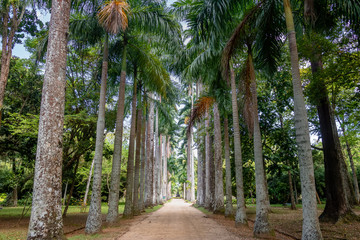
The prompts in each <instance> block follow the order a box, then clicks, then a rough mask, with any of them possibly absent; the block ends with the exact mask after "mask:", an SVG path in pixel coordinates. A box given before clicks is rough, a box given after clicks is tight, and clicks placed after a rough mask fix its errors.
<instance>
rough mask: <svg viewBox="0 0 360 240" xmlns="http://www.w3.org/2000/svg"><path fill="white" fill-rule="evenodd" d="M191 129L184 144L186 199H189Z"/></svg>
mask: <svg viewBox="0 0 360 240" xmlns="http://www.w3.org/2000/svg"><path fill="white" fill-rule="evenodd" d="M191 142H192V129H190V131H189V132H188V133H187V144H186V153H187V161H186V179H187V182H186V200H187V201H191V158H192V146H191V145H192V144H191Z"/></svg>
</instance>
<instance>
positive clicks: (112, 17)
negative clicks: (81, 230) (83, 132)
mask: <svg viewBox="0 0 360 240" xmlns="http://www.w3.org/2000/svg"><path fill="white" fill-rule="evenodd" d="M127 10H128V5H127V3H126V2H124V1H118V0H113V1H111V2H107V3H106V4H104V5H103V6H102V9H101V10H100V11H99V12H98V19H99V23H100V24H101V25H102V26H103V27H104V29H105V30H106V31H107V32H109V33H112V34H116V33H118V32H119V31H120V29H122V30H124V29H125V28H126V27H127V17H126V11H127ZM108 44H109V43H108V35H107V34H105V42H104V50H103V65H102V70H101V89H100V103H99V114H98V122H97V127H96V145H95V156H94V177H93V186H92V194H91V203H90V208H89V215H88V218H87V221H86V226H85V232H86V233H88V234H93V233H96V232H99V231H100V228H101V225H102V216H101V172H102V156H103V147H104V129H105V103H106V82H107V74H108V56H109V46H108Z"/></svg>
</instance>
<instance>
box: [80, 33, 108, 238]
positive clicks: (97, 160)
mask: <svg viewBox="0 0 360 240" xmlns="http://www.w3.org/2000/svg"><path fill="white" fill-rule="evenodd" d="M103 54H104V56H103V65H102V70H101V87H100V103H99V113H98V120H97V125H96V143H95V156H94V177H93V186H92V194H91V202H90V208H89V215H88V218H87V220H86V225H85V233H87V234H94V233H97V232H99V231H100V229H101V225H102V219H101V174H102V159H103V148H104V129H105V103H106V81H107V71H108V54H109V52H108V39H107V35H106V39H105V43H104V53H103Z"/></svg>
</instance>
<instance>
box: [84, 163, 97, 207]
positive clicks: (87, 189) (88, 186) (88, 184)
mask: <svg viewBox="0 0 360 240" xmlns="http://www.w3.org/2000/svg"><path fill="white" fill-rule="evenodd" d="M94 164H95V158H94V159H93V160H92V162H91V167H90V171H89V177H88V181H87V184H86V190H85V196H84V203H83V205H84V207H85V206H86V204H87V196H88V194H89V189H90V182H91V176H92V172H93V168H94Z"/></svg>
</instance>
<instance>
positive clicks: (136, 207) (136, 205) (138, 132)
mask: <svg viewBox="0 0 360 240" xmlns="http://www.w3.org/2000/svg"><path fill="white" fill-rule="evenodd" d="M139 92H140V93H141V89H140V90H139ZM141 108H142V103H141V95H140V96H139V100H138V112H137V121H136V156H135V175H134V199H133V206H134V215H135V216H137V215H139V214H140V207H139V181H140V161H141V160H140V153H141V142H142V140H141V128H142V126H141V124H142V109H141Z"/></svg>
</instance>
